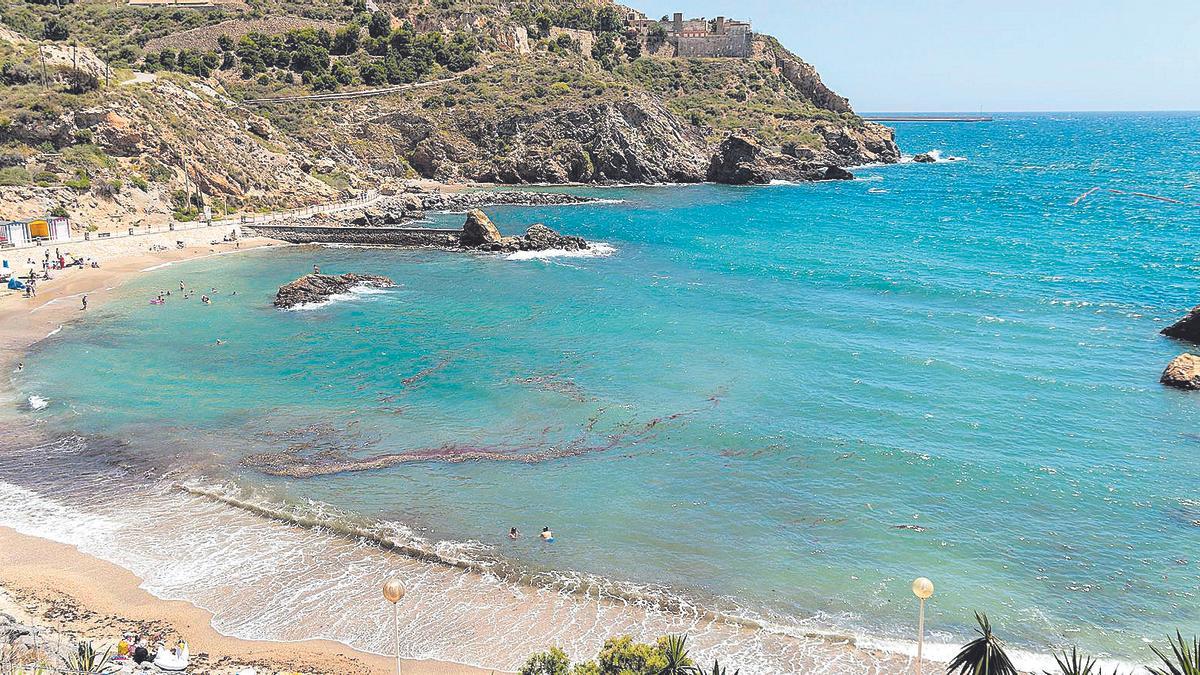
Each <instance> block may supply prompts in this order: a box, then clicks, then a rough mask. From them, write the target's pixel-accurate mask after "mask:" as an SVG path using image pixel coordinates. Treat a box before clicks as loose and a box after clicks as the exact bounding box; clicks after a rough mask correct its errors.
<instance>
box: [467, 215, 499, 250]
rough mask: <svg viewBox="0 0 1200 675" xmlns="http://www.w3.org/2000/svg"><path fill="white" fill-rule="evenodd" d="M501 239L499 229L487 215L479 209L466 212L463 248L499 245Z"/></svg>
mask: <svg viewBox="0 0 1200 675" xmlns="http://www.w3.org/2000/svg"><path fill="white" fill-rule="evenodd" d="M501 239H503V236H502V235H501V234H500V230H499V228H497V227H496V224H495V223H493V222H492V219H491V218H488V217H487V214H486V213H484V212H483V211H480V210H479V209H471V210H470V211H468V212H467V222H465V223H463V231H462V245H463V246H486V245H489V244H495V243H499V242H500V240H501Z"/></svg>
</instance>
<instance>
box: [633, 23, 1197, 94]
mask: <svg viewBox="0 0 1200 675" xmlns="http://www.w3.org/2000/svg"><path fill="white" fill-rule="evenodd" d="M624 3H625V4H627V5H631V6H633V7H635V8H637V9H640V10H642V11H644V12H646V14H647V15H648V16H650V17H653V18H658V17H661V16H663V15H664V14H671V13H673V12H675V11H682V12H684V14H685V15H688V16H689V17H690V16H706V17H709V18H712V17H714V16H718V15H725V16H729V17H731V18H738V19H750V20H751V21H752V22H753V23H754V30H755V31H756V32H762V33H770V34H771V35H774V36H775V37H777V38H779V39H780V41H782V42H783V44H784V46H786V47H787V48H788V49H790V50H791V51H792V52H794V53H796V54H797V55H798V56H800V58H802V59H804V60H805V61H808V62H809V63H811V64H813V65H814V66H816V68H817V70H818V71H819V72H820V73H821V78H822V79H823V80H824V82H825V84H826V85H828V86H829V87H830V88H832V89H833V90H834V91H836V92H838V93H839V94H841V95H843V96H846V97H848V98H849V99H850V103H851V105H852V106H854V109H855V110H857V111H859V112H885V111H886V112H910V111H911V112H915V111H958V112H980V111H985V112H1001V111H1026V110H1051V111H1067V110H1200V0H1141V1H1140V2H1135V1H1133V0H1089V1H1087V2H1084V1H1083V0H1036V1H1035V0H990V1H984V0H959V1H957V2H953V1H951V0H790V1H784V2H781V1H778V0H624Z"/></svg>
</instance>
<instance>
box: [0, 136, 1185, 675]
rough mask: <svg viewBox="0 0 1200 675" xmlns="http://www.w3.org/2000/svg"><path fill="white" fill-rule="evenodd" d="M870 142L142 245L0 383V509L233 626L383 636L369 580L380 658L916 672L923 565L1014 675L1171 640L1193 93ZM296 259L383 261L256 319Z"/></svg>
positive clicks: (968, 629)
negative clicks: (832, 170) (462, 238)
mask: <svg viewBox="0 0 1200 675" xmlns="http://www.w3.org/2000/svg"><path fill="white" fill-rule="evenodd" d="M897 140H898V143H899V145H900V147H901V148H902V150H903V151H904V153H905V154H906V160H905V161H903V162H901V163H899V164H895V165H888V166H867V167H859V168H857V169H855V175H856V179H855V180H852V181H836V182H820V183H808V184H773V185H767V186H755V187H729V186H718V185H690V186H626V187H611V188H569V189H567V190H568V191H570V192H574V193H577V194H583V195H587V196H595V197H601V198H603V201H601V202H597V203H589V204H581V205H574V206H555V207H538V208H521V207H503V208H494V209H489V213H490V215H491V216H492V217H493V219H494V220H495V221H496V222H497V223H498V224H499V226H500V229H501V230H502V231H504V232H505V233H518V232H521V231H523V230H524V229H525V228H526V227H527V226H529V225H530V224H532V223H535V222H543V223H546V224H547V225H549V226H550V227H552V228H554V229H556V230H559V231H561V232H563V233H568V234H577V235H582V236H584V237H586V238H587V239H588V240H590V241H593V242H597V243H598V245H597V246H596V247H595V248H594V249H593V250H591V251H587V252H575V253H568V252H562V251H555V252H546V253H539V254H518V255H504V254H463V253H453V252H442V251H407V250H393V249H382V248H347V247H342V248H335V247H300V246H295V247H278V248H272V249H266V250H255V251H245V252H241V253H238V254H231V255H221V256H215V257H208V258H202V259H197V260H193V261H190V262H182V263H177V264H171V265H160V266H156V267H154V268H152V269H149V270H148V271H146V272H145V273H144V274H141V275H139V276H138V277H136V278H135V279H134V280H133V281H131V282H129V283H128V284H126V285H124V286H122V287H121V288H120V289H118V290H117V291H116V293H115V296H114V298H113V299H112V300H111V301H109V302H106V303H104V304H103V306H99V307H94V308H93V309H89V310H88V315H87V320H86V321H79V322H72V323H68V324H67V325H65V326H64V327H63V329H62V330H61V331H59V332H57V333H56V334H53V335H51V336H48V337H47V338H46V339H44V340H42V341H41V342H40V343H38V344H37V345H36V346H35V347H34V348H33V349H32V351H31V352H30V353H29V354H27V355H26V356H25V359H24V361H25V368H24V370H23V371H22V372H20V373H13V374H12V375H11V376H9V375H7V374H6V375H5V376H6V377H11V381H12V391H14V392H16V393H15V394H11V395H10V396H9V397H8V398H7V399H6V400H5V401H4V402H3V404H4V407H5V408H6V411H5V413H4V415H3V418H2V419H3V421H2V422H0V525H3V526H7V527H12V528H15V529H17V530H18V531H20V532H24V533H28V534H34V535H38V536H42V537H48V538H50V539H54V540H57V541H62V542H66V543H69V544H72V545H74V546H77V547H78V548H79V549H80V550H82V551H84V552H85V553H88V554H92V555H95V556H98V557H100V558H103V559H106V560H110V561H113V562H115V563H117V564H119V565H121V566H123V567H126V568H128V569H130V570H132V571H133V572H135V573H136V574H137V575H139V576H140V577H141V578H142V579H143V580H144V586H145V588H146V589H148V590H149V591H150V592H152V593H154V594H155V595H157V596H160V597H163V598H168V599H180V600H187V601H190V602H192V603H195V604H196V605H198V606H200V607H203V608H205V609H208V610H211V611H212V612H213V614H214V619H213V621H214V625H215V627H216V628H217V629H218V630H220V631H222V632H224V633H227V634H230V635H234V636H238V637H246V638H260V639H270V640H294V639H302V638H328V639H333V640H340V641H342V642H344V643H346V644H348V645H351V646H353V647H356V648H360V649H364V650H369V651H373V652H379V653H384V654H387V653H390V652H391V649H392V644H393V643H392V633H391V630H392V628H391V612H390V606H389V605H388V604H387V603H386V602H385V601H384V600H383V598H382V596H381V593H380V588H381V584H382V583H383V581H384V580H386V579H388V578H391V577H399V578H401V579H402V580H403V581H404V582H405V584H406V586H407V595H406V597H405V598H404V599H403V600H402V601H401V603H400V624H399V631H400V640H401V645H402V647H401V648H402V651H403V653H404V655H405V656H409V657H414V658H433V659H442V660H446V661H453V662H459V663H466V664H473V665H479V666H483V667H487V668H497V669H506V670H513V669H516V668H518V667H519V666H520V665H521V663H522V662H523V661H524V659H525V658H526V657H527V656H528V655H529V654H531V653H533V652H536V651H540V650H544V649H546V648H548V647H550V646H560V647H562V648H564V649H565V650H566V651H567V652H568V653H569V654H570V655H572V656H573V657H576V658H577V659H584V658H589V657H591V656H594V655H595V653H596V652H597V650H598V649H599V648H600V646H601V644H602V643H603V641H604V640H605V638H607V637H609V636H614V635H621V634H628V635H632V636H633V637H635V638H637V639H640V640H653V639H655V638H657V637H658V636H659V635H665V634H670V633H685V634H687V635H688V636H689V642H688V645H689V647H690V649H691V652H692V655H693V657H695V658H696V659H697V660H700V661H702V662H705V663H710V662H711V660H712V659H714V658H719V659H720V661H721V663H722V664H723V665H727V666H729V667H730V670H731V671H732V670H733V669H734V668H740V670H741V672H742V673H794V672H804V673H862V672H876V673H899V672H904V670H905V669H906V668H908V667H909V666H910V661H911V655H912V654H913V653H914V650H915V640H916V637H917V629H916V623H917V613H918V606H917V600H916V598H915V597H914V596H913V595H912V592H911V590H910V586H911V583H912V581H913V579H914V578H916V577H928V578H929V579H931V580H932V581H933V583H934V585H935V589H936V590H935V594H934V595H933V597H932V598H931V599H930V600H929V601H928V602H927V603H926V607H925V621H926V635H925V640H926V643H927V644H926V653H927V654H928V655H930V656H932V657H933V658H940V659H945V658H948V657H949V655H950V654H951V653H952V652H953V651H954V649H955V648H956V646H957V645H960V644H962V643H963V642H964V641H966V640H969V639H971V638H972V637H973V636H974V632H973V630H974V626H975V613H976V612H979V613H984V614H986V615H987V616H988V618H989V619H990V621H991V624H992V626H993V628H994V629H995V631H996V633H997V634H998V635H999V636H1000V637H1001V638H1002V639H1004V640H1005V641H1006V644H1007V645H1008V646H1009V648H1010V649H1012V650H1013V652H1014V653H1015V654H1017V658H1018V664H1019V665H1023V667H1025V668H1035V667H1036V668H1040V667H1043V666H1044V665H1045V664H1046V663H1047V662H1048V659H1049V655H1051V654H1052V653H1054V652H1056V651H1059V650H1063V649H1069V648H1070V647H1072V646H1074V647H1078V648H1079V649H1080V650H1082V651H1084V652H1086V653H1088V654H1092V655H1096V656H1098V657H1100V658H1102V659H1105V660H1110V661H1116V662H1121V663H1125V664H1145V663H1151V662H1152V661H1153V659H1154V656H1153V654H1152V653H1151V651H1150V646H1151V645H1160V646H1165V644H1166V643H1165V640H1166V637H1167V636H1168V635H1173V634H1174V632H1175V630H1176V629H1178V630H1180V631H1182V632H1183V633H1184V635H1185V636H1187V635H1191V634H1194V633H1196V632H1197V631H1198V630H1200V598H1198V597H1197V595H1198V591H1200V481H1198V480H1197V476H1198V475H1200V395H1198V394H1195V393H1188V392H1183V391H1176V390H1172V389H1168V388H1165V387H1163V386H1162V385H1160V384H1159V382H1158V379H1159V375H1160V374H1161V372H1162V370H1163V368H1164V367H1165V366H1166V365H1167V363H1168V362H1169V361H1170V360H1171V359H1172V358H1174V357H1175V356H1177V355H1179V354H1181V353H1183V352H1185V351H1187V350H1188V349H1189V346H1188V345H1186V344H1182V343H1179V342H1176V341H1173V340H1171V339H1168V338H1165V337H1162V336H1161V335H1159V331H1160V330H1161V329H1162V328H1164V327H1165V326H1167V325H1169V324H1170V323H1171V322H1172V321H1174V320H1176V319H1178V318H1179V317H1180V316H1182V315H1183V314H1184V313H1186V312H1187V311H1188V310H1189V309H1190V308H1191V307H1193V306H1194V305H1197V304H1200V283H1198V279H1197V275H1198V273H1200V259H1198V257H1197V249H1196V241H1197V236H1198V235H1200V114H1194V113H1147V114H1139V113H1122V114H1115V113H1114V114H1109V113H1060V114H1054V113H1041V114H999V115H995V119H994V120H993V121H991V122H980V123H960V124H955V123H920V122H918V123H900V124H898V125H897ZM930 151H932V152H933V154H934V157H935V158H936V159H937V161H936V162H933V163H918V162H913V161H911V156H912V155H914V154H917V153H924V152H930ZM556 189H562V188H556ZM462 217H463V216H462V215H461V214H434V215H431V217H430V218H431V221H432V224H436V225H442V226H457V225H458V224H460V222H461V220H462ZM313 265H319V266H320V268H321V270H322V271H323V272H328V273H343V272H357V273H369V274H383V275H387V276H388V277H390V278H391V279H392V280H393V281H394V282H395V286H394V287H392V288H387V289H358V290H356V291H354V292H351V293H347V294H345V295H343V296H336V297H334V298H332V299H330V300H329V301H328V302H325V303H321V304H317V305H311V306H305V307H302V308H299V309H297V310H291V311H283V310H279V309H276V308H274V307H273V306H272V303H271V301H272V297H273V294H274V292H275V290H276V289H277V288H278V287H279V286H280V285H281V284H284V283H287V282H289V281H291V280H293V279H295V278H297V277H299V276H301V275H303V274H306V273H308V272H310V271H311V269H312V267H313ZM181 284H182V286H183V288H185V289H189V290H190V291H191V292H192V293H191V294H188V293H187V292H186V291H184V292H181V291H180V286H181ZM166 291H170V292H171V295H170V296H167V297H166V300H165V303H164V304H161V305H155V304H151V303H150V302H149V300H150V299H151V298H153V297H154V296H156V295H157V294H159V293H160V292H166ZM201 294H207V295H209V296H210V297H211V298H212V304H211V305H208V304H202V303H201V302H200V299H199V296H200V295H201ZM185 295H187V296H188V297H186V298H185ZM218 340H219V341H220V343H219V344H218ZM512 527H515V528H517V529H518V530H519V531H520V533H521V535H522V536H521V537H520V538H518V539H515V540H514V539H510V538H509V536H508V532H509V529H510V528H512ZM543 528H549V529H550V530H551V531H552V532H553V537H554V541H553V543H545V542H543V541H541V540H540V538H539V536H538V533H539V532H540V531H541V530H542V529H543Z"/></svg>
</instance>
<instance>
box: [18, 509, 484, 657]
mask: <svg viewBox="0 0 1200 675" xmlns="http://www.w3.org/2000/svg"><path fill="white" fill-rule="evenodd" d="M140 584H141V580H140V579H138V578H137V577H136V576H134V575H133V574H132V573H130V572H129V571H127V570H125V569H123V568H121V567H118V566H116V565H113V564H111V563H108V562H105V561H102V560H98V559H96V558H93V557H91V556H87V555H84V554H82V553H80V552H79V551H77V550H76V549H75V548H73V547H71V546H66V545H64V544H59V543H56V542H52V541H47V540H45V539H40V538H37V537H28V536H25V535H22V534H18V533H17V532H14V531H13V530H10V529H8V528H4V527H0V612H4V613H7V614H10V615H13V616H14V617H16V618H17V619H18V621H19V622H22V623H25V622H28V623H31V624H33V625H37V626H39V627H44V628H46V629H49V630H50V631H51V632H52V634H53V635H55V636H58V637H60V638H71V637H74V638H78V637H79V636H83V637H85V638H86V639H89V640H93V641H94V642H95V643H96V645H97V646H98V647H100V649H101V650H103V649H104V648H106V647H108V646H110V645H113V644H116V642H117V641H118V640H120V638H121V634H122V633H123V632H125V631H133V632H135V633H142V634H161V635H163V636H164V639H166V640H168V642H173V641H174V640H175V639H183V640H186V641H187V643H188V644H189V646H190V647H191V652H192V654H193V659H194V661H193V668H192V671H191V672H201V673H212V674H214V675H217V674H224V673H232V672H235V671H237V670H240V669H243V668H247V667H251V668H255V669H257V670H258V671H260V672H264V673H265V672H270V673H274V672H280V671H286V672H289V673H290V672H294V671H295V672H301V673H345V674H347V675H350V674H353V675H366V674H368V673H392V672H395V669H396V662H395V661H394V660H392V659H391V658H388V657H384V656H379V655H375V654H366V653H363V652H359V651H355V650H353V649H351V648H349V647H347V646H346V645H343V644H341V643H339V642H331V641H326V640H306V641H304V642H291V643H281V642H259V641H251V640H239V639H237V638H231V637H227V636H225V635H221V634H220V633H218V632H216V631H215V630H213V628H212V626H211V620H212V615H211V614H209V613H208V612H206V611H204V610H202V609H199V608H197V607H195V606H194V605H191V604H189V603H186V602H172V601H166V600H160V599H158V598H156V597H154V596H152V595H150V594H149V593H147V592H146V591H144V590H142V589H141V588H140ZM54 641H55V640H54V639H53V638H51V639H50V642H51V643H53V642H54ZM404 672H406V673H415V674H417V675H445V674H449V673H482V672H486V671H482V670H479V669H475V668H470V667H467V666H460V665H457V664H449V663H439V662H434V661H405V663H404Z"/></svg>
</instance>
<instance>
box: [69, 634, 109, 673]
mask: <svg viewBox="0 0 1200 675" xmlns="http://www.w3.org/2000/svg"><path fill="white" fill-rule="evenodd" d="M110 651H112V647H109V648H108V649H105V650H104V653H103V654H99V653H97V652H96V648H95V647H93V646H92V643H91V642H90V641H89V642H80V643H79V644H78V645H77V646H76V653H75V654H72V655H71V656H70V657H68V658H67V663H69V664H70V666H71V670H74V671H77V672H80V673H104V672H108V670H109V668H108V665H109V664H108V653H109V652H110Z"/></svg>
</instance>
